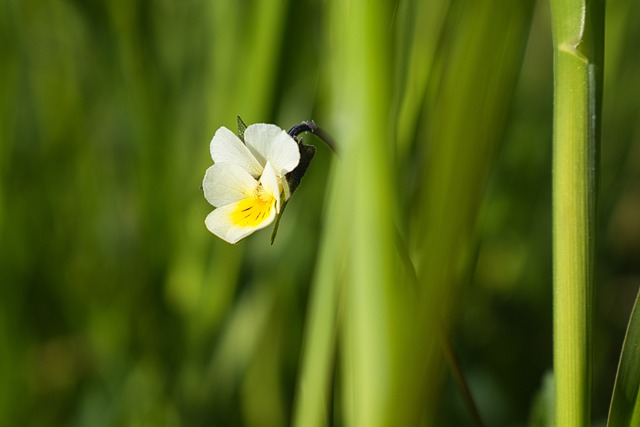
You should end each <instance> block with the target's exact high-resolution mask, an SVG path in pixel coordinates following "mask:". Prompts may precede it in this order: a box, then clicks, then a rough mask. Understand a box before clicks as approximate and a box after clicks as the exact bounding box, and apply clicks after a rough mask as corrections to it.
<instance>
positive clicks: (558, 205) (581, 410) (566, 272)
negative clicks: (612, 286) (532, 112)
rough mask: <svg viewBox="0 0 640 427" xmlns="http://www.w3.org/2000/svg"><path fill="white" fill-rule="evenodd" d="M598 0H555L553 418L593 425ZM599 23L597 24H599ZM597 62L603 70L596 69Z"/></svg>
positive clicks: (559, 421)
mask: <svg viewBox="0 0 640 427" xmlns="http://www.w3.org/2000/svg"><path fill="white" fill-rule="evenodd" d="M596 5H598V6H601V5H600V4H599V2H589V1H585V0H552V1H551V13H552V25H553V36H554V131H553V268H554V291H553V294H554V308H553V316H554V371H555V384H556V393H555V399H556V402H555V411H556V412H555V420H556V425H558V426H581V427H583V426H588V425H590V406H591V305H592V287H593V286H592V282H593V256H592V255H593V239H594V222H595V213H596V212H595V206H596V193H597V191H596V185H595V172H596V152H597V150H596V148H597V133H598V132H597V130H598V126H597V118H598V117H599V114H598V113H599V112H598V106H599V95H598V93H599V89H598V90H597V88H599V78H598V77H597V75H598V74H599V71H600V69H601V67H600V65H601V64H599V62H600V58H601V55H600V53H601V45H602V31H601V30H602V25H601V22H602V20H603V18H604V17H603V14H602V13H599V14H598V13H597V12H598V11H601V8H598V9H596ZM598 23H600V25H594V24H598ZM596 67H598V68H596Z"/></svg>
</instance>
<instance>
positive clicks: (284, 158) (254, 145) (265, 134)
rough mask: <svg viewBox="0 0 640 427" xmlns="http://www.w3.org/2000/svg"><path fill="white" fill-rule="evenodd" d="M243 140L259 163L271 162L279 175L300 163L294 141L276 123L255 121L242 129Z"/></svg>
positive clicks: (298, 152)
mask: <svg viewBox="0 0 640 427" xmlns="http://www.w3.org/2000/svg"><path fill="white" fill-rule="evenodd" d="M244 140H245V142H246V143H247V146H248V147H249V148H250V149H251V151H252V152H253V154H254V155H255V156H256V158H257V159H258V161H259V162H260V163H261V164H263V165H264V164H266V163H267V162H270V163H271V166H272V167H273V170H274V171H275V172H276V175H277V176H279V177H282V176H284V175H285V174H286V173H288V172H291V171H292V170H293V169H295V167H296V166H298V163H300V151H299V150H298V144H297V143H296V141H295V140H294V139H293V138H292V137H291V136H290V135H289V134H288V133H287V132H285V131H284V130H282V129H280V128H279V127H278V126H276V125H272V124H267V123H256V124H253V125H250V126H248V127H247V129H246V130H245V131H244Z"/></svg>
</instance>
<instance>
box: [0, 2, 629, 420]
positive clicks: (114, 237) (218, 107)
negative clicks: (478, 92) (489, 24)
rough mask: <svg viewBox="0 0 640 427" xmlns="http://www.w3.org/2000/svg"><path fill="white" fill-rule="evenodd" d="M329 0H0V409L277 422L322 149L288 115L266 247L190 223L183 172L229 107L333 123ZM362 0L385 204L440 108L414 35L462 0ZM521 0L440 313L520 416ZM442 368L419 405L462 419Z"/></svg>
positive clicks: (525, 184)
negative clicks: (377, 17)
mask: <svg viewBox="0 0 640 427" xmlns="http://www.w3.org/2000/svg"><path fill="white" fill-rule="evenodd" d="M337 2H338V0H336V1H334V2H330V1H320V0H305V1H299V2H298V1H285V0H265V1H259V0H241V1H237V0H225V1H204V0H186V1H170V0H156V1H151V0H135V1H124V0H119V1H91V2H87V1H79V0H49V1H40V0H38V1H36V0H3V1H2V3H1V4H0V340H1V341H0V426H19V425H20V426H70V425H72V426H160V425H166V426H212V425H214V426H236V425H238V426H239V425H246V426H279V425H289V424H290V422H291V417H292V411H293V406H294V399H295V393H296V381H298V378H299V369H300V357H301V352H302V348H303V342H304V340H303V335H304V331H305V325H306V324H305V322H306V321H307V319H308V312H307V307H308V301H309V295H310V292H311V289H312V286H313V284H314V280H313V278H314V275H316V274H317V273H318V272H317V271H316V266H317V262H316V259H317V256H318V248H319V245H320V241H321V237H322V234H323V230H324V229H325V225H326V223H325V221H324V219H325V212H326V209H325V193H326V191H327V188H328V186H327V182H328V180H329V176H330V174H331V168H332V167H333V166H332V164H334V163H335V162H336V160H335V157H333V156H332V154H331V152H330V151H329V150H328V149H326V147H324V146H323V145H322V144H321V143H320V142H319V141H318V140H317V139H314V137H313V136H307V137H306V138H305V141H306V142H307V143H314V144H315V145H317V146H318V152H317V155H316V157H315V159H314V161H313V163H312V165H311V167H310V169H309V171H308V173H307V175H306V176H305V179H304V180H303V182H302V185H301V186H300V187H299V189H298V190H297V191H296V193H295V196H294V197H293V198H292V199H291V202H290V203H289V204H288V207H287V211H286V213H285V214H284V217H283V220H282V223H281V226H280V230H279V234H278V238H277V239H276V242H275V244H274V245H273V246H270V244H269V234H270V233H269V232H268V231H262V232H258V233H256V234H255V235H253V236H251V237H250V238H248V239H246V241H244V242H242V243H240V244H239V245H237V246H230V245H228V244H226V243H224V242H222V241H220V240H218V239H217V238H215V236H213V235H211V234H209V233H208V232H207V230H206V229H205V227H204V223H203V221H204V218H205V216H206V215H207V213H208V212H209V211H210V210H211V207H210V206H209V205H208V204H207V203H206V201H205V200H204V198H203V196H202V193H201V190H200V189H199V186H200V183H201V180H202V177H203V175H204V171H205V169H206V168H207V167H208V166H209V165H210V164H211V159H210V157H209V141H210V139H211V137H212V135H213V133H214V132H215V130H216V129H217V128H218V127H219V126H222V125H225V126H227V127H230V128H231V129H235V120H236V115H240V116H242V118H243V119H244V120H245V122H247V123H255V122H272V123H277V124H278V125H280V126H281V127H283V128H285V129H288V128H289V127H291V126H292V125H294V124H297V123H299V122H300V121H302V120H308V119H314V120H315V121H316V122H317V123H318V124H320V125H321V126H323V127H324V128H325V129H327V130H328V131H329V132H330V133H333V134H334V137H335V138H336V139H337V140H338V143H339V144H340V143H345V144H347V143H349V142H348V141H341V140H340V139H341V133H340V130H341V129H342V128H343V127H344V126H343V124H342V123H344V122H349V121H350V120H351V117H350V116H349V111H348V110H347V111H346V112H345V111H344V110H340V112H339V114H337V113H336V111H335V110H334V109H333V107H332V106H334V105H336V102H339V101H336V98H337V97H338V96H337V95H336V85H335V81H336V78H337V77H339V76H338V74H340V73H341V72H343V70H340V69H336V68H335V66H334V65H335V61H336V59H335V57H334V54H333V51H334V49H336V43H338V44H339V43H340V42H341V40H337V41H336V40H335V38H334V37H333V35H332V28H334V27H335V25H338V24H336V22H333V21H335V16H334V15H332V14H331V13H329V12H328V10H329V9H330V8H331V7H334V8H335V6H332V5H333V4H334V3H337ZM383 3H385V4H386V9H385V10H386V11H387V12H388V14H386V15H383V17H384V19H385V22H386V24H387V25H386V26H384V28H380V31H381V32H382V33H383V34H385V37H387V36H388V39H389V46H388V47H389V49H388V50H387V51H385V52H384V54H385V55H387V56H386V59H387V60H388V61H387V63H388V68H389V71H390V73H389V79H390V81H389V82H388V86H389V88H390V98H391V100H392V101H393V102H392V103H391V105H389V106H388V115H389V117H390V119H389V124H388V128H390V129H391V131H392V133H394V134H396V133H397V134H398V135H399V136H398V139H399V142H398V144H399V148H398V150H397V153H399V154H398V161H397V162H396V163H394V164H395V167H396V168H397V169H398V171H397V179H396V181H397V183H396V184H397V186H396V187H395V190H394V191H395V193H397V202H398V203H397V206H394V207H393V209H395V210H396V211H397V212H396V215H397V216H399V217H400V218H402V217H405V219H406V218H407V217H410V216H411V215H413V213H412V210H413V209H418V207H416V206H415V205H414V204H413V203H412V202H411V197H412V196H411V195H412V194H413V192H414V191H415V189H416V188H420V187H421V186H422V185H423V183H422V181H421V180H420V179H421V178H420V177H422V176H423V175H424V174H423V173H422V168H423V167H424V162H421V161H420V158H421V157H420V156H424V155H425V154H424V152H425V147H427V146H430V145H429V144H432V145H433V144H437V143H438V141H429V140H428V138H427V137H425V127H427V126H428V125H431V124H432V123H429V121H428V120H424V121H423V120H420V119H417V118H416V117H423V116H422V115H423V114H428V113H424V112H423V110H432V109H434V108H435V109H438V105H435V106H434V105H433V99H435V98H434V97H433V96H432V98H429V97H430V96H431V95H430V93H431V92H433V93H437V92H438V91H437V90H435V88H437V87H438V86H437V85H438V81H437V80H438V79H444V78H445V77H442V76H440V75H438V73H436V72H433V73H431V70H436V71H437V70H438V69H439V68H438V64H437V60H435V62H434V64H431V63H429V61H428V60H427V59H424V58H423V57H422V56H420V55H417V56H415V55H413V54H412V52H414V53H415V51H416V50H417V51H420V50H421V49H424V52H425V58H427V56H428V55H431V54H432V53H433V52H436V53H434V55H435V57H438V55H442V52H445V53H446V51H447V49H450V48H451V46H452V45H453V43H451V40H453V39H454V38H455V37H457V35H458V34H462V33H463V32H464V31H465V28H466V27H465V21H464V19H462V18H461V17H462V16H463V15H464V13H463V11H464V10H465V8H466V7H468V6H469V4H470V3H474V2H472V1H470V0H451V1H441V0H439V1H433V2H421V1H419V0H413V1H396V2H392V1H389V2H383ZM525 3H526V4H525ZM480 4H484V7H485V9H486V10H488V11H489V12H491V10H492V8H499V7H500V6H499V2H490V1H486V2H484V3H483V2H480ZM521 7H522V8H525V9H528V11H525V13H524V16H527V17H528V19H524V20H523V21H522V22H523V24H522V25H525V26H526V27H523V34H525V35H526V39H524V40H523V43H522V51H521V52H520V55H521V56H522V62H521V65H518V69H519V70H520V71H519V75H518V78H517V83H516V85H515V89H514V90H513V93H512V94H509V102H508V104H507V105H508V106H509V108H508V114H507V116H506V119H505V121H504V123H506V124H505V125H504V126H502V127H500V128H497V129H493V133H494V134H497V135H500V141H499V143H498V144H497V148H498V149H497V150H496V153H495V154H494V156H495V161H494V162H493V163H492V166H491V168H490V170H489V171H488V180H487V183H486V185H484V186H483V188H484V189H486V191H483V192H482V193H478V194H475V195H474V196H475V197H478V198H479V200H480V201H481V202H480V205H479V211H478V214H477V221H476V222H475V225H474V234H473V241H474V250H473V252H474V256H473V259H474V261H473V263H472V267H471V268H470V269H469V271H468V277H469V279H468V283H467V285H466V286H465V288H464V291H463V292H461V293H460V295H459V301H458V316H457V318H456V320H455V321H454V322H453V335H452V339H453V342H454V345H455V347H456V349H457V351H458V353H459V357H460V361H461V365H462V367H463V369H464V372H465V375H466V377H467V380H468V381H469V384H470V387H471V390H472V392H473V394H474V396H475V398H476V401H477V404H478V406H479V407H480V412H481V413H482V415H483V417H484V418H485V420H486V421H487V424H488V425H495V426H519V425H528V424H529V423H530V422H531V423H533V421H534V420H535V417H536V415H535V411H533V410H532V407H533V406H534V401H535V396H536V394H537V392H538V390H539V389H540V388H541V387H542V384H543V382H544V376H545V373H547V372H549V371H550V369H551V365H552V354H551V351H552V327H551V322H552V319H551V303H552V301H551V234H550V233H551V232H550V230H551V219H550V201H551V193H550V191H551V118H552V94H553V89H552V52H551V34H550V27H549V20H550V19H549V11H548V5H547V4H546V2H538V3H537V4H535V5H533V3H532V2H523V5H522V6H521ZM438 14H440V15H438ZM434 16H435V18H434ZM489 16H491V15H489ZM332 20H333V21H332ZM638 22H640V4H639V3H637V2H628V1H624V0H610V1H608V2H607V18H606V23H607V31H606V37H607V38H606V46H605V63H606V65H605V75H604V76H605V77H604V80H605V87H604V107H603V117H602V120H603V140H602V153H601V168H602V169H601V179H600V201H601V205H600V210H599V212H600V220H599V225H598V236H597V239H598V249H597V263H596V266H597V267H596V269H597V279H596V299H595V327H594V334H595V335H594V343H595V344H594V358H595V359H594V376H593V381H594V401H593V406H594V407H593V411H594V418H595V419H596V420H602V419H604V418H605V416H606V411H607V408H608V402H609V398H610V394H611V389H612V386H613V380H614V375H615V369H616V363H617V357H618V352H619V348H620V345H621V341H622V337H623V334H624V328H625V325H626V321H627V316H628V313H629V311H630V308H631V303H632V301H633V297H634V295H635V292H636V290H637V288H638V285H639V284H640V56H639V55H638V51H637V44H638V41H640V26H639V25H638ZM358 36H359V34H358V33H357V29H354V32H353V34H350V33H348V32H347V33H346V36H345V37H354V38H357V37H358ZM484 48H485V49H487V52H490V51H491V49H492V46H484ZM475 53H476V54H477V53H478V52H475ZM412 55H413V56H412ZM476 56H477V57H479V58H480V61H481V60H482V58H483V57H484V56H483V55H482V52H480V54H479V55H476ZM486 57H487V58H490V57H491V56H490V55H489V54H487V55H486ZM416 58H417V59H416ZM421 59H424V63H421V62H420V61H421ZM503 59H504V58H503ZM356 60H357V59H356ZM412 61H414V62H412ZM415 61H418V62H417V63H416V62H415ZM485 68H486V69H487V70H489V71H491V64H487V65H486V67H485ZM408 69H410V70H413V71H411V72H413V74H411V72H408V71H407V70H408ZM345 72H346V71H345ZM432 74H433V75H438V77H437V78H434V77H433V76H432ZM407 75H411V76H412V77H411V78H413V79H414V80H413V81H411V78H408V77H406V76H407ZM434 80H436V81H435V82H434ZM411 84H415V89H412V87H411ZM476 84H477V85H478V86H479V87H481V86H482V85H483V81H482V80H479V81H477V82H476ZM407 88H408V89H407ZM403 93H404V94H406V93H410V94H416V95H415V97H416V98H417V99H418V100H417V101H411V99H410V97H409V98H404V99H405V102H406V103H407V105H409V107H408V108H409V109H410V110H411V108H413V110H411V111H414V112H415V114H414V117H413V118H412V114H411V113H408V114H405V115H404V116H403V115H402V114H403V113H398V111H401V109H400V108H397V105H398V102H399V101H398V98H399V97H400V96H401V95H402V94H403ZM434 96H435V95H434ZM407 99H409V100H407ZM452 102H453V103H456V102H457V103H459V104H463V105H465V104H466V105H473V103H474V100H473V99H457V98H455V99H453V101H452ZM412 103H413V104H415V106H413V107H411V105H412ZM445 107H446V105H445V106H443V108H445ZM474 109H476V110H477V111H478V112H479V113H482V111H483V105H482V104H477V105H475V106H474ZM441 114H444V115H446V111H445V112H443V113H441ZM398 117H400V118H398ZM407 117H409V118H407ZM436 117H437V116H436ZM354 120H361V118H355V119H354ZM403 120H404V121H403ZM359 123H362V122H359ZM407 123H408V124H407ZM365 124H366V123H365ZM465 125H466V123H459V126H460V127H464V126H465ZM482 131H483V130H482V129H479V130H478V132H482ZM427 134H428V133H427ZM407 141H408V142H407ZM360 143H362V142H360ZM402 144H404V145H402ZM469 144H473V141H469ZM390 145H392V142H391V141H390ZM393 170H394V171H395V169H393ZM394 173H395V172H394ZM461 173H464V172H461ZM358 190H359V189H358V188H354V189H353V191H354V192H355V191H358ZM407 221H410V219H409V220H407ZM398 222H399V223H400V224H402V223H403V222H404V221H403V220H402V219H400V220H399V221H398ZM401 228H403V230H404V227H403V226H401ZM443 387H444V389H443V393H442V399H441V402H439V404H438V408H439V409H438V414H437V418H438V419H439V420H440V421H439V422H440V424H439V425H462V426H464V425H469V423H470V420H469V416H468V415H467V414H466V413H465V410H464V408H463V406H462V400H461V398H460V395H459V392H458V390H457V389H456V387H455V384H454V383H453V381H452V380H451V379H450V376H447V377H446V379H445V381H444V385H443ZM336 405H338V406H339V403H336ZM337 413H339V411H337ZM334 421H335V423H334V425H343V423H342V422H341V421H340V418H339V416H338V415H336V416H335V420H334ZM531 425H533V424H531Z"/></svg>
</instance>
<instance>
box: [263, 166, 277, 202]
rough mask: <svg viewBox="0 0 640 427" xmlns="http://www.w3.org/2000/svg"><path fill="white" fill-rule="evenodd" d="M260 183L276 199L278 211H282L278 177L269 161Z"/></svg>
mask: <svg viewBox="0 0 640 427" xmlns="http://www.w3.org/2000/svg"><path fill="white" fill-rule="evenodd" d="M260 184H262V187H263V188H264V189H265V191H266V192H267V193H269V194H271V195H273V197H274V198H275V199H276V212H280V188H279V187H278V178H277V177H276V173H275V171H274V170H273V168H272V167H271V163H270V162H267V164H266V165H265V167H264V171H262V176H261V177H260Z"/></svg>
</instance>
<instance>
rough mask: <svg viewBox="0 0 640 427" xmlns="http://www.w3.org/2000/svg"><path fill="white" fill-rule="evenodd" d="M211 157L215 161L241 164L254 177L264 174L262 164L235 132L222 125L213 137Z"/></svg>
mask: <svg viewBox="0 0 640 427" xmlns="http://www.w3.org/2000/svg"><path fill="white" fill-rule="evenodd" d="M210 150H211V158H212V159H213V161H214V162H215V163H221V162H229V163H234V164H236V165H238V166H241V167H242V168H243V169H244V170H246V171H248V172H249V173H250V174H251V175H253V176H254V177H256V178H257V177H259V176H260V175H261V174H262V164H260V162H258V160H257V159H256V158H255V156H254V155H253V154H252V153H251V151H249V149H248V148H247V146H246V145H244V144H243V143H242V141H241V140H240V138H238V137H237V136H236V134H235V133H233V132H231V131H230V130H229V129H227V128H226V127H224V126H223V127H221V128H220V129H218V130H217V131H216V133H215V135H213V139H211V145H210Z"/></svg>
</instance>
